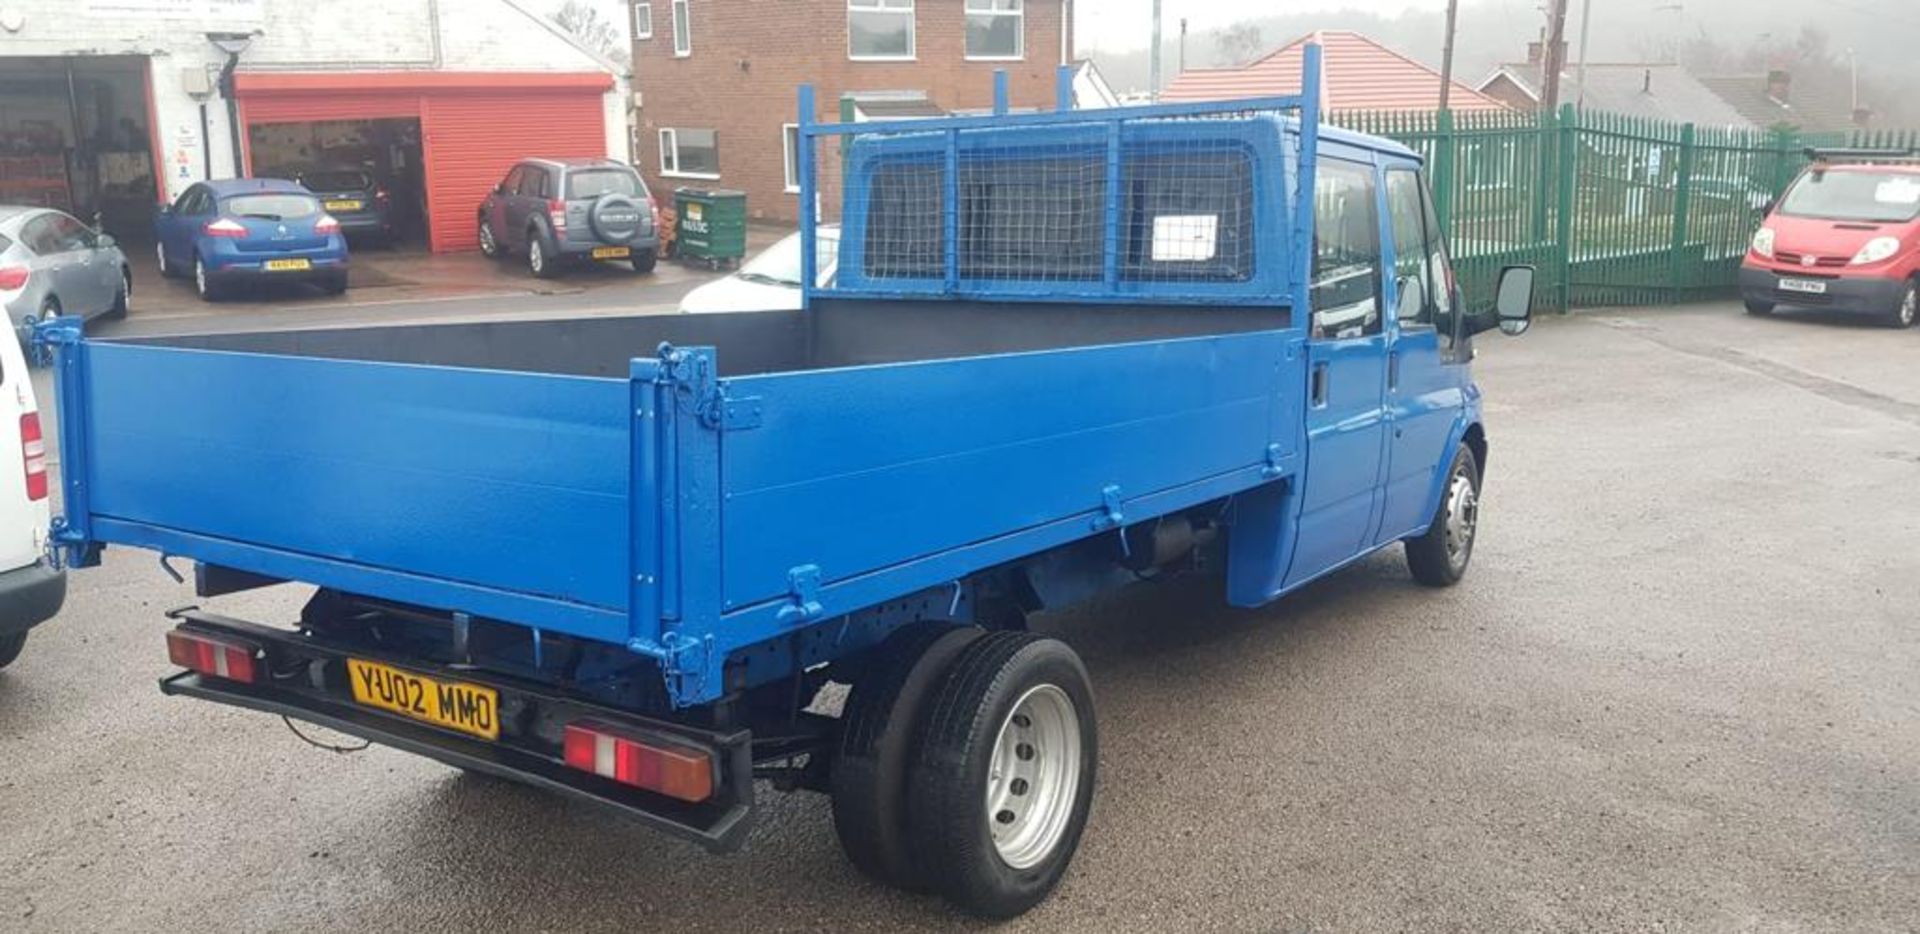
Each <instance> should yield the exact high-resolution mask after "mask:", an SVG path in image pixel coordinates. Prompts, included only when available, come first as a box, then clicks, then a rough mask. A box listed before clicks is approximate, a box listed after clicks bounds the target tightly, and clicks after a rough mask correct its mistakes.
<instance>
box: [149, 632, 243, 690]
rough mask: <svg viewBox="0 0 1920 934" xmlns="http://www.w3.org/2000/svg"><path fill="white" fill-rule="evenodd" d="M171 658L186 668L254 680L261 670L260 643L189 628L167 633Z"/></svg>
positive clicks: (231, 677)
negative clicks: (250, 643)
mask: <svg viewBox="0 0 1920 934" xmlns="http://www.w3.org/2000/svg"><path fill="white" fill-rule="evenodd" d="M167 658H169V659H172V660H173V663H174V664H176V665H179V666H180V667H182V668H187V669H191V670H193V671H197V672H199V673H201V674H203V675H212V676H213V677H215V678H225V679H227V680H228V681H240V682H243V683H246V684H252V683H253V682H254V681H255V680H256V679H257V678H258V677H259V674H260V659H261V651H260V648H259V647H258V646H254V645H249V644H247V643H245V642H240V641H238V640H234V639H225V638H221V637H219V636H210V635H206V634H204V633H198V632H193V631H190V630H186V629H174V630H170V631H169V632H168V633H167Z"/></svg>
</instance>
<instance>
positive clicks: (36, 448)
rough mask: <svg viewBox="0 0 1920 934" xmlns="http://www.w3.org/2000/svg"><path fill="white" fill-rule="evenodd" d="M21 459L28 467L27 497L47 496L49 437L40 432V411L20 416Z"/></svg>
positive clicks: (42, 497)
mask: <svg viewBox="0 0 1920 934" xmlns="http://www.w3.org/2000/svg"><path fill="white" fill-rule="evenodd" d="M20 461H21V463H23V464H25V465H26V469H27V498H28V499H35V500H38V499H46V498H47V439H46V435H44V434H42V433H41V432H40V413H39V412H28V413H27V414H25V415H22V416H20Z"/></svg>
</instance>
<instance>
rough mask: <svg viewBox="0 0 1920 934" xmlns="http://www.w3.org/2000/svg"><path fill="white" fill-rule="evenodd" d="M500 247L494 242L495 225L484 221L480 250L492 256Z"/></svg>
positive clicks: (481, 230) (481, 227) (481, 228)
mask: <svg viewBox="0 0 1920 934" xmlns="http://www.w3.org/2000/svg"><path fill="white" fill-rule="evenodd" d="M498 249H499V247H498V246H497V245H496V244H495V243H494V242H493V225H492V224H488V223H485V222H482V223H481V224H480V252H482V253H485V254H487V255H488V256H492V255H493V254H494V252H495V251H497V250H498Z"/></svg>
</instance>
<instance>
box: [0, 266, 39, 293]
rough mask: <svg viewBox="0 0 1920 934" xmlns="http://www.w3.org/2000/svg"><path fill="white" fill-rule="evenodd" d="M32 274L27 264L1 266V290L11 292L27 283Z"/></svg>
mask: <svg viewBox="0 0 1920 934" xmlns="http://www.w3.org/2000/svg"><path fill="white" fill-rule="evenodd" d="M29 275H31V273H30V272H29V271H28V269H27V267H25V266H0V292H11V291H13V290H14V289H17V288H21V287H23V286H25V285H26V284H27V277H28V276H29Z"/></svg>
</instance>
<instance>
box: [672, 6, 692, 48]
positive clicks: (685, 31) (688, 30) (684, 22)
mask: <svg viewBox="0 0 1920 934" xmlns="http://www.w3.org/2000/svg"><path fill="white" fill-rule="evenodd" d="M672 3H673V10H672V16H673V24H672V25H673V57H674V58H686V57H687V56H689V55H692V54H693V10H692V9H690V8H689V7H688V6H687V3H688V0H672ZM682 38H685V39H686V40H687V44H686V45H681V44H680V40H681V39H682Z"/></svg>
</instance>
